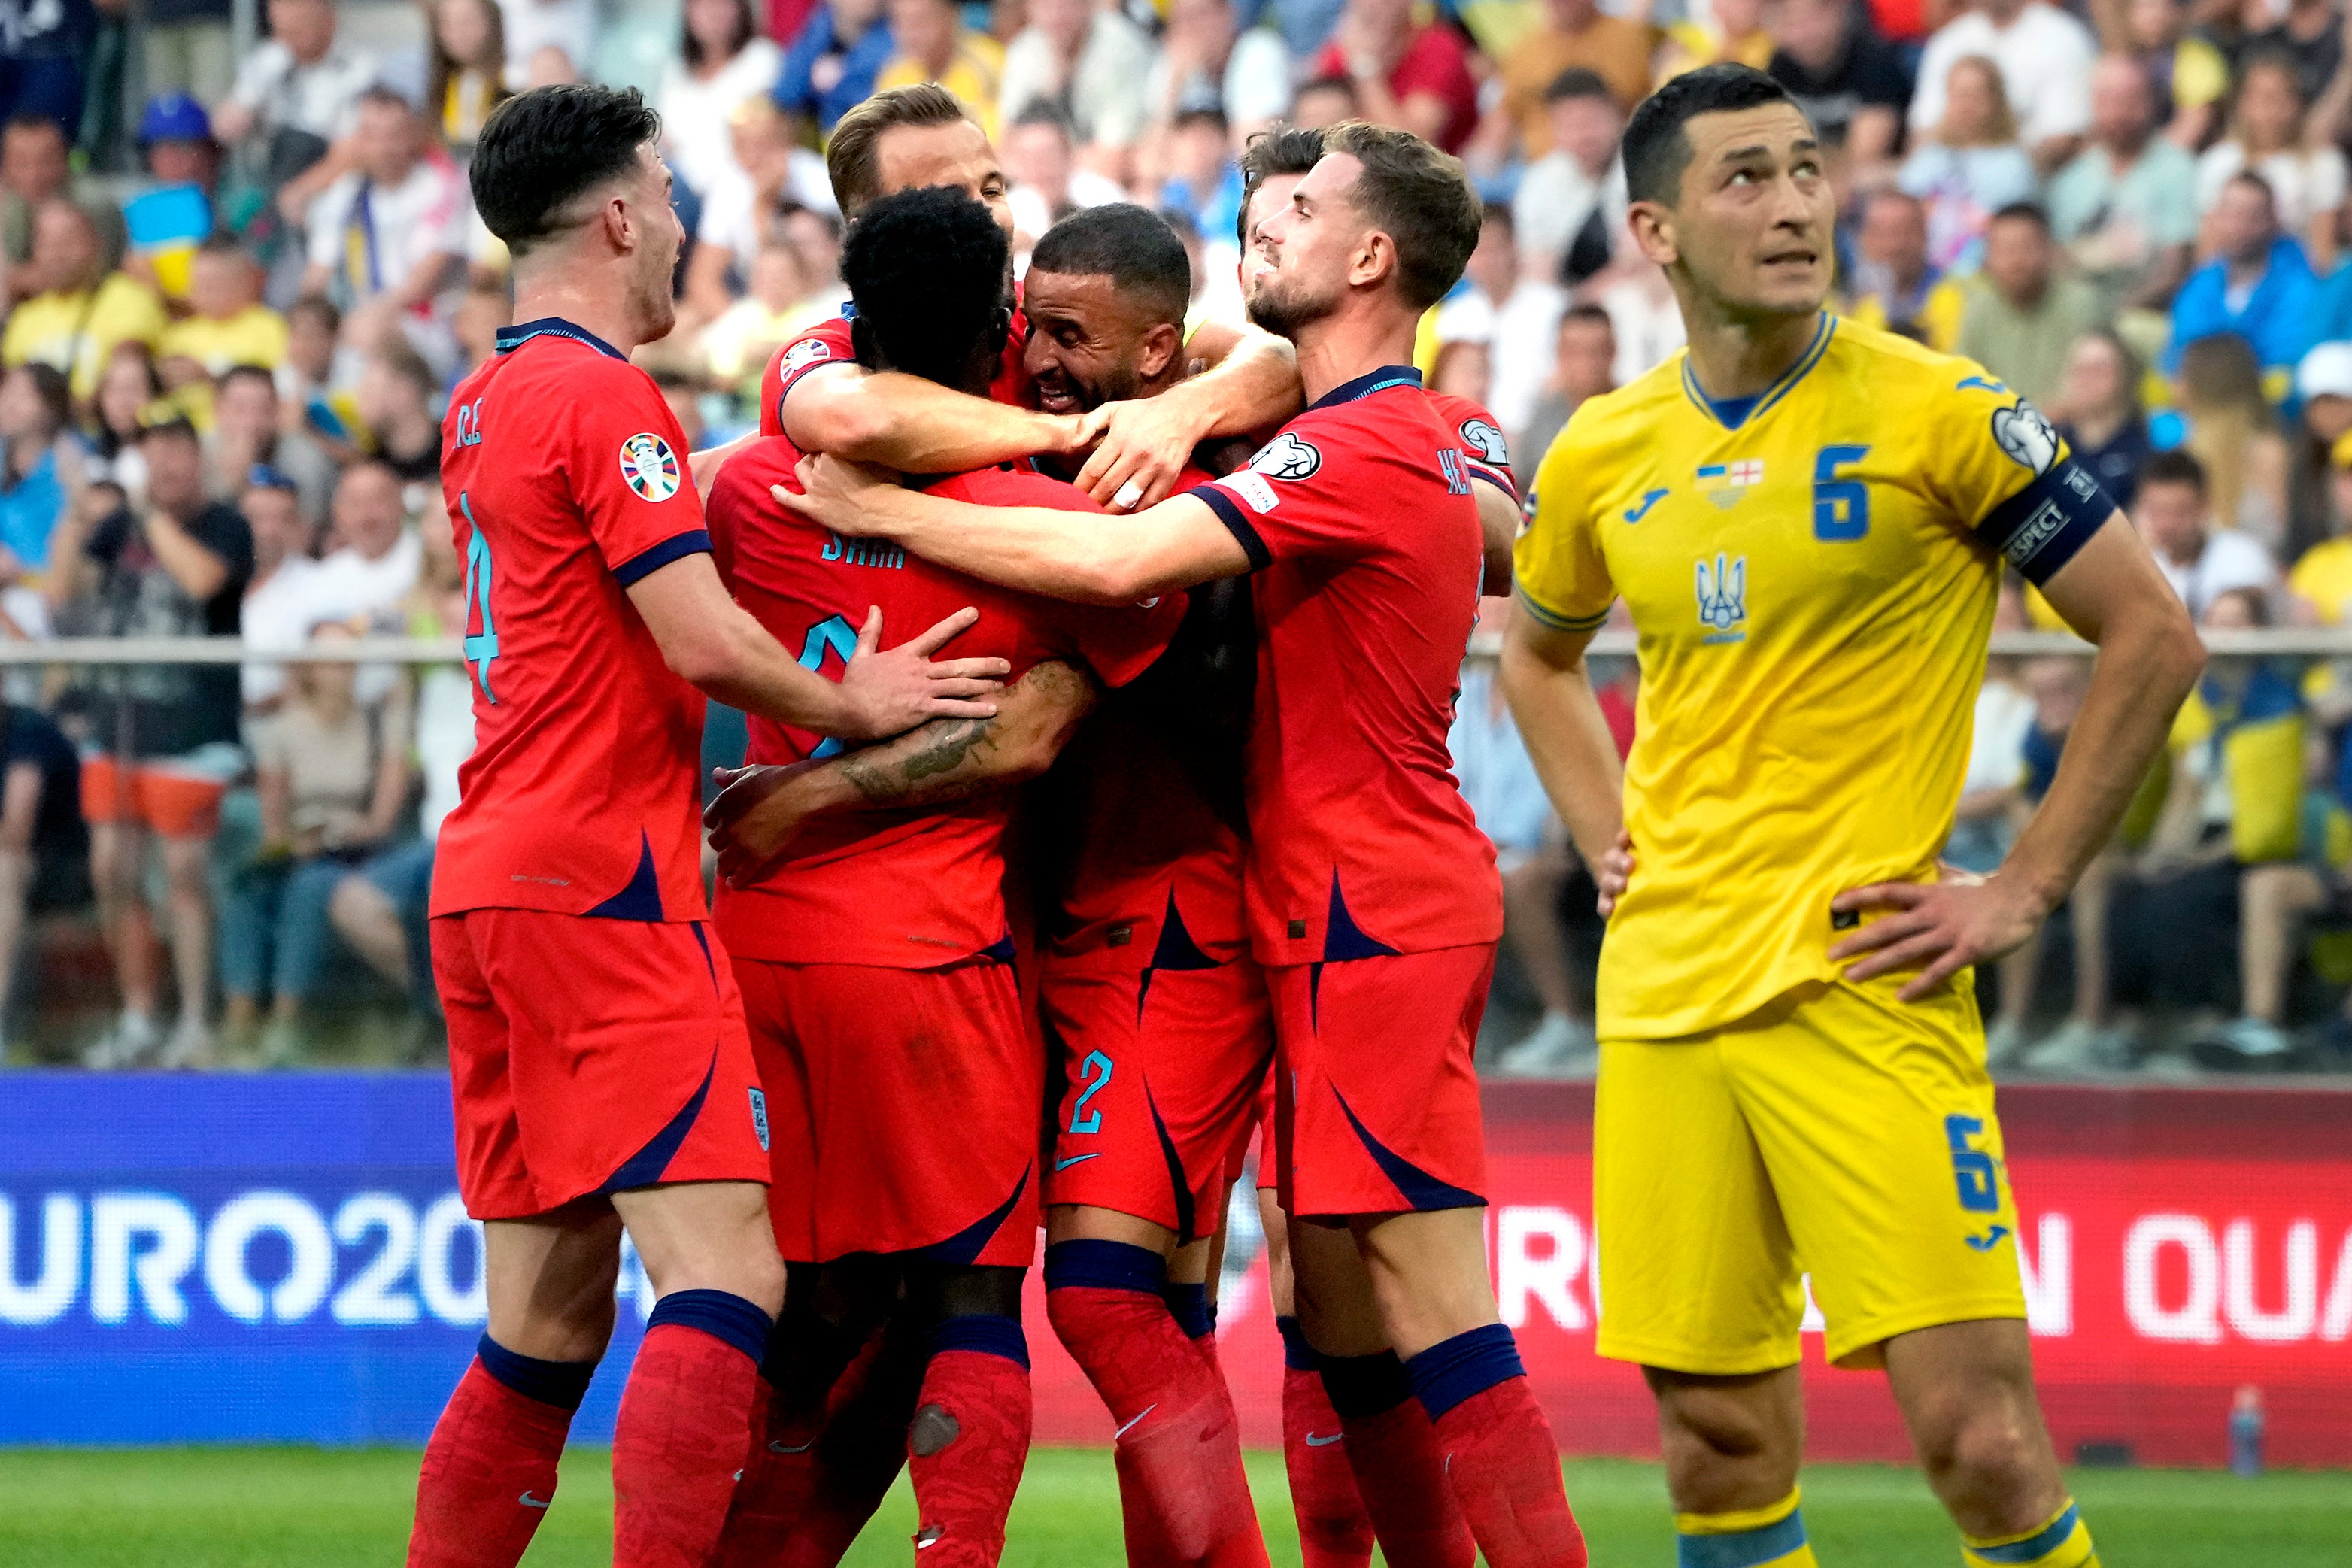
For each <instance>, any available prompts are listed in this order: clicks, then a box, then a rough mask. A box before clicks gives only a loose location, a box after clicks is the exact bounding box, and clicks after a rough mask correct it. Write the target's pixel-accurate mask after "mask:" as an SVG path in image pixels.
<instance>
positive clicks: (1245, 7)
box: [1241, 0, 1347, 65]
mask: <svg viewBox="0 0 2352 1568" xmlns="http://www.w3.org/2000/svg"><path fill="white" fill-rule="evenodd" d="M1346 6H1347V0H1242V12H1241V22H1242V25H1243V26H1255V25H1257V24H1258V23H1270V24H1271V25H1272V26H1273V27H1274V30H1275V31H1276V33H1279V34H1280V35H1281V36H1282V43H1283V47H1285V48H1286V49H1288V50H1289V51H1290V58H1291V60H1292V62H1293V64H1294V65H1296V64H1297V63H1299V62H1302V61H1304V60H1306V59H1307V58H1308V57H1311V56H1312V55H1313V54H1314V53H1315V51H1316V50H1318V49H1319V48H1321V47H1323V46H1324V44H1325V43H1326V42H1328V40H1329V39H1330V37H1331V35H1332V33H1333V32H1335V31H1337V30H1338V28H1339V14H1340V12H1341V11H1343V10H1344V9H1346Z"/></svg>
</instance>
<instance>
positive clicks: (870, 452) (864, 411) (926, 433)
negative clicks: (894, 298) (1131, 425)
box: [783, 364, 1086, 474]
mask: <svg viewBox="0 0 2352 1568" xmlns="http://www.w3.org/2000/svg"><path fill="white" fill-rule="evenodd" d="M783 420H784V434H785V435H787V436H789V437H790V438H791V440H792V444H793V445H794V446H797V447H799V448H800V449H801V450H802V451H803V452H830V453H832V454H833V455H835V456H836V457H846V458H848V459H850V460H851V461H852V462H856V463H878V464H880V465H883V466H885V467H888V468H896V469H898V470H899V471H900V472H901V473H906V474H961V473H964V472H966V471H967V470H970V469H973V468H985V467H987V466H988V465H990V464H992V463H1009V462H1011V461H1012V460H1013V458H1016V457H1027V456H1030V455H1034V454H1038V453H1045V454H1051V455H1057V456H1075V455H1076V454H1078V453H1080V452H1082V451H1084V450H1085V449H1086V443H1085V442H1084V441H1082V440H1081V439H1080V434H1079V426H1078V422H1077V421H1076V419H1073V418H1065V417H1062V416H1060V415H1057V414H1050V413H1039V412H1037V411H1036V410H1035V409H1028V408H1014V407H1013V406H1012V405H1011V404H1009V403H1001V402H991V401H990V400H989V399H987V398H984V397H973V396H971V394H970V393H967V392H956V391H953V390H951V389H950V388H948V387H943V386H941V385H940V384H939V383H938V382H929V381H925V380H924V379H923V378H922V377H920V376H910V375H906V374H902V373H901V372H899V371H869V370H866V368H865V367H863V366H862V365H854V364H831V365H820V366H817V367H816V368H815V369H814V370H811V371H807V372H805V373H804V374H803V375H802V376H801V377H800V379H799V380H797V381H795V382H793V383H792V385H791V386H790V387H788V388H786V389H785V392H784V408H783Z"/></svg>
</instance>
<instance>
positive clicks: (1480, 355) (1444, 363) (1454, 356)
mask: <svg viewBox="0 0 2352 1568" xmlns="http://www.w3.org/2000/svg"><path fill="white" fill-rule="evenodd" d="M1494 364H1495V358H1494V345H1493V344H1492V343H1491V342H1489V341H1488V340H1486V339H1485V338H1456V339H1454V340H1446V339H1444V338H1440V339H1439V340H1437V362H1436V364H1435V365H1434V366H1433V367H1432V368H1431V370H1430V372H1429V390H1430V391H1431V392H1444V394H1445V395H1446V396H1448V397H1458V398H1462V399H1465V400H1466V401H1468V402H1476V403H1483V402H1486V394H1487V391H1488V389H1489V388H1490V387H1491V386H1492V385H1493V382H1494Z"/></svg>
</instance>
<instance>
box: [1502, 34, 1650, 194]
mask: <svg viewBox="0 0 2352 1568" xmlns="http://www.w3.org/2000/svg"><path fill="white" fill-rule="evenodd" d="M1570 68H1578V69H1581V70H1586V71H1590V72H1591V73H1592V74H1593V75H1594V76H1596V77H1598V78H1600V79H1601V83H1602V84H1603V86H1604V88H1605V89H1606V90H1607V91H1608V92H1609V93H1610V94H1611V95H1612V97H1613V98H1614V99H1616V102H1617V107H1618V109H1619V110H1621V111H1622V112H1623V113H1627V114H1631V113H1632V112H1633V106H1634V105H1635V104H1637V103H1639V102H1641V101H1642V99H1644V98H1647V97H1648V96H1649V94H1650V30H1649V28H1648V27H1647V26H1643V24H1642V23H1641V22H1639V21H1630V20H1628V19H1626V18H1625V17H1623V16H1609V15H1607V14H1606V13H1604V12H1603V11H1602V10H1601V8H1600V6H1599V5H1596V4H1595V3H1594V0H1543V5H1542V19H1541V20H1540V21H1538V22H1537V23H1536V24H1535V25H1534V26H1531V27H1529V28H1528V30H1527V31H1526V32H1525V33H1523V34H1521V35H1520V36H1519V38H1518V41H1517V43H1515V44H1513V45H1512V46H1511V49H1510V52H1509V53H1508V54H1507V55H1506V56H1505V57H1503V58H1502V59H1501V60H1500V61H1498V62H1497V65H1496V73H1495V74H1496V79H1497V80H1499V81H1500V82H1501V83H1502V86H1503V93H1502V98H1501V99H1500V100H1499V101H1497V102H1496V104H1495V105H1494V107H1493V108H1492V109H1491V110H1488V111H1487V115H1486V120H1485V122H1484V123H1483V124H1481V125H1480V127H1479V133H1478V145H1479V151H1480V152H1481V154H1482V155H1484V156H1486V158H1488V159H1489V160H1491V161H1492V162H1497V163H1499V162H1502V160H1503V159H1504V157H1506V156H1507V154H1508V153H1509V152H1510V150H1511V147H1512V145H1513V144H1514V143H1515V142H1516V143H1517V147H1518V149H1519V156H1521V157H1523V158H1525V159H1527V160H1528V162H1534V161H1535V160H1536V159H1538V158H1541V157H1542V156H1543V155H1544V154H1546V153H1547V152H1550V151H1552V149H1553V147H1554V145H1555V144H1556V142H1555V135H1554V131H1553V128H1552V120H1551V113H1550V92H1551V87H1552V84H1553V83H1554V82H1556V81H1558V80H1559V75H1560V73H1561V72H1562V71H1565V70H1568V69H1570Z"/></svg>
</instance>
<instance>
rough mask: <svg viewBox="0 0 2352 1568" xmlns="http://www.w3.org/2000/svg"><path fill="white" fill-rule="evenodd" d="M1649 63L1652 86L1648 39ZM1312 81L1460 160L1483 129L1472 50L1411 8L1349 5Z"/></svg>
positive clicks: (1381, 0)
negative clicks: (1349, 85)
mask: <svg viewBox="0 0 2352 1568" xmlns="http://www.w3.org/2000/svg"><path fill="white" fill-rule="evenodd" d="M1053 3H1055V4H1068V3H1070V0H1053ZM1563 3H1573V0H1563ZM1545 36H1546V35H1545V34H1544V32H1543V31H1542V30H1541V29H1538V30H1537V31H1535V32H1531V33H1530V34H1528V36H1527V37H1524V38H1522V39H1521V40H1520V41H1519V47H1518V48H1517V49H1515V50H1514V51H1513V58H1514V59H1517V58H1518V57H1521V56H1523V55H1526V54H1529V53H1533V52H1537V51H1541V50H1542V49H1543V48H1544V47H1545V46H1544V45H1543V44H1542V43H1541V42H1540V41H1539V40H1540V39H1541V38H1542V37H1545ZM1642 59H1643V76H1644V78H1645V79H1646V77H1647V74H1648V70H1649V65H1648V61H1649V45H1648V42H1647V40H1646V38H1645V39H1644V41H1643V48H1642ZM1558 74H1559V72H1558V71H1553V72H1551V73H1550V75H1545V76H1537V77H1534V78H1532V86H1531V87H1530V88H1529V89H1528V92H1529V94H1530V95H1531V96H1532V95H1539V94H1540V93H1541V92H1542V90H1543V84H1544V83H1545V82H1548V81H1549V80H1550V79H1551V77H1552V76H1557V75H1558ZM1310 75H1313V76H1318V77H1324V76H1344V77H1346V78H1349V80H1350V81H1351V82H1353V83H1354V84H1355V89H1356V98H1357V112H1358V113H1359V114H1360V115H1361V117H1362V118H1364V119H1366V120H1370V121H1371V122H1372V123H1373V124H1375V125H1395V126H1402V128H1404V129H1405V130H1407V131H1412V133H1413V134H1414V135H1416V136H1420V137H1423V138H1424V139H1426V140H1428V141H1434V142H1436V143H1437V145H1438V146H1440V147H1442V148H1444V150H1445V151H1446V152H1461V151H1462V147H1463V144H1464V143H1465V142H1466V141H1469V140H1470V133H1471V132H1472V131H1475V130H1476V129H1477V124H1478V84H1477V82H1476V81H1475V79H1474V78H1472V77H1471V75H1470V63H1469V47H1468V46H1467V45H1465V44H1464V43H1463V41H1462V36H1461V35H1460V34H1459V33H1456V32H1455V31H1454V29H1453V28H1451V27H1449V26H1446V25H1445V24H1444V22H1442V21H1432V22H1427V23H1422V24H1416V23H1415V22H1414V20H1413V10H1412V0H1348V7H1347V9H1346V10H1344V11H1342V12H1341V13H1340V14H1339V27H1338V28H1337V30H1335V31H1334V32H1333V33H1332V35H1331V39H1330V42H1328V43H1327V44H1325V45H1324V46H1323V49H1322V52H1321V53H1320V54H1318V55H1317V56H1316V57H1315V64H1314V67H1313V69H1312V71H1311V72H1310ZM1514 118H1515V119H1516V118H1517V117H1516V116H1515V117H1514Z"/></svg>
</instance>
